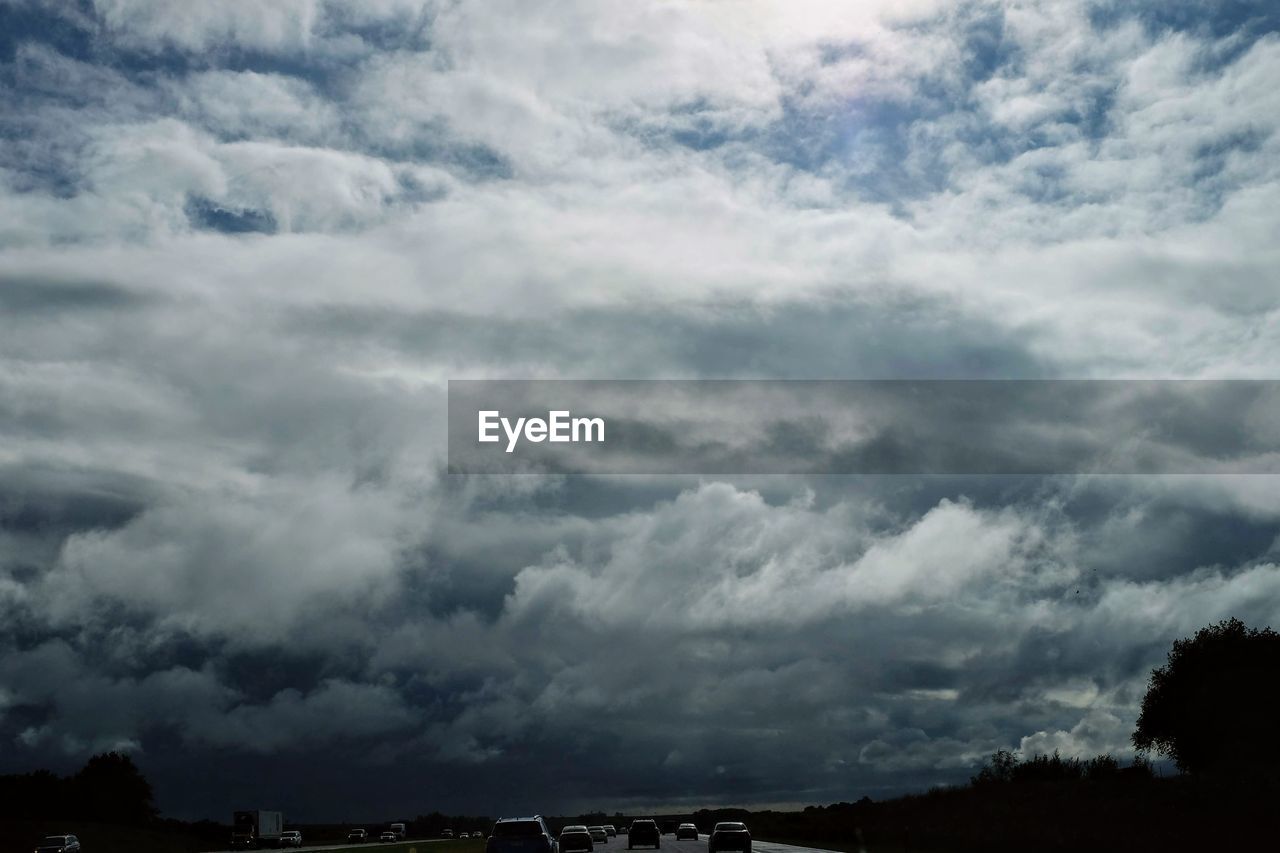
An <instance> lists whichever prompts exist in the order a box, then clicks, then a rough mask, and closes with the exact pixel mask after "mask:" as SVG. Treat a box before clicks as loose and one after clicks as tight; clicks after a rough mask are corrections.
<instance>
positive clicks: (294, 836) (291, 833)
mask: <svg viewBox="0 0 1280 853" xmlns="http://www.w3.org/2000/svg"><path fill="white" fill-rule="evenodd" d="M280 846H281V847H301V846H302V833H301V832H300V831H298V830H296V829H288V830H285V831H284V832H282V833H280Z"/></svg>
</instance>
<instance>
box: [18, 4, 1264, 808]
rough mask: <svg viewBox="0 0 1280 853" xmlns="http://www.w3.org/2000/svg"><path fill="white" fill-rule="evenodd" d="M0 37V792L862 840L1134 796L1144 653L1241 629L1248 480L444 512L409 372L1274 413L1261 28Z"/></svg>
mask: <svg viewBox="0 0 1280 853" xmlns="http://www.w3.org/2000/svg"><path fill="white" fill-rule="evenodd" d="M1130 9H1133V11H1130ZM1091 10H1092V11H1091ZM722 14H732V16H733V20H732V25H728V24H726V21H725V20H724V19H722V18H721V17H719V16H720V15H722ZM0 15H2V16H3V21H2V22H0V66H2V67H0V85H3V86H5V88H6V91H7V94H8V97H6V98H5V99H4V104H3V106H0V135H2V136H3V143H4V144H3V145H0V246H2V247H3V248H4V253H3V255H0V266H2V267H3V270H2V272H3V278H2V279H0V741H3V743H4V744H5V748H4V749H0V765H2V767H0V769H3V770H25V769H30V768H31V767H34V766H50V767H53V768H55V769H59V770H61V771H63V772H66V771H68V770H72V769H74V768H75V767H76V766H78V764H79V763H80V762H81V761H82V760H83V757H84V756H85V755H86V754H88V753H90V752H93V751H97V750H101V749H108V748H118V749H125V750H131V751H133V752H134V754H135V756H136V758H137V760H138V761H139V763H140V764H141V766H142V767H143V768H144V770H145V771H146V772H147V774H148V776H149V777H150V778H151V779H152V780H153V782H154V783H155V784H156V787H157V792H158V796H159V802H160V805H161V807H162V808H163V809H164V810H165V811H166V813H169V814H174V815H178V816H191V817H214V818H219V819H225V817H226V812H227V811H229V810H231V809H233V808H240V807H243V806H245V805H247V804H251V803H258V804H266V803H275V804H277V805H279V806H280V807H282V808H283V809H285V810H286V811H287V812H288V813H289V815H290V816H291V817H296V818H297V819H299V820H308V819H311V820H325V821H332V820H366V819H370V818H381V817H388V816H390V814H394V813H416V812H417V811H425V810H430V809H433V808H440V809H442V810H446V811H458V812H471V813H475V812H490V813H500V812H504V811H545V812H552V811H558V810H566V811H568V810H573V809H577V808H586V807H602V808H618V807H623V808H625V807H628V806H631V805H635V806H648V805H656V804H663V803H677V802H678V803H689V804H694V805H703V804H707V803H711V802H730V801H733V802H741V803H755V802H763V801H796V800H802V801H818V802H822V801H831V800H849V799H855V798H856V797H857V796H860V795H861V794H862V793H870V794H872V795H873V796H880V795H883V794H887V793H891V792H894V791H902V790H911V789H916V788H919V787H921V786H924V785H928V784H934V783H947V782H954V781H957V780H962V779H964V778H966V777H967V776H968V775H969V774H970V773H971V772H972V770H973V767H974V766H975V765H976V764H977V763H978V762H980V761H981V760H982V758H983V756H984V755H985V754H987V753H989V752H990V751H992V750H994V749H996V748H1000V747H1014V748H1021V749H1023V750H1028V751H1030V750H1035V749H1041V750H1047V751H1052V750H1053V749H1061V750H1062V751H1063V753H1064V754H1090V753H1092V752H1097V751H1104V750H1113V751H1120V752H1123V751H1124V750H1125V749H1126V748H1127V738H1128V733H1129V729H1130V727H1131V725H1132V721H1133V716H1134V713H1135V709H1136V707H1137V702H1138V699H1139V697H1140V693H1141V687H1142V682H1143V679H1144V678H1145V673H1146V671H1147V670H1148V669H1149V668H1150V666H1152V665H1154V664H1156V663H1158V662H1159V661H1160V659H1161V658H1162V656H1163V652H1164V650H1166V649H1167V647H1168V644H1169V642H1170V641H1171V640H1172V639H1174V638H1176V637H1178V636H1184V635H1186V634H1188V633H1190V632H1191V631H1193V630H1195V628H1197V627H1199V626H1201V625H1203V624H1205V623H1207V622H1209V621H1213V620H1215V619H1218V618H1222V617H1225V616H1227V615H1233V614H1234V615H1240V616H1241V617H1242V618H1247V619H1248V620H1250V621H1251V622H1255V623H1258V624H1262V623H1266V622H1268V621H1270V622H1273V623H1274V622H1275V620H1276V619H1277V618H1280V614H1278V613H1277V612H1276V610H1275V602H1276V601H1277V600H1280V595H1278V594H1277V592H1278V590H1277V583H1278V582H1277V570H1276V568H1275V545H1274V543H1275V541H1276V537H1277V534H1280V530H1278V529H1277V528H1278V527H1280V517H1278V516H1277V514H1276V511H1275V507H1276V501H1275V497H1276V496H1275V486H1274V483H1273V481H1272V479H1271V478H1267V477H1225V476H1224V477H1200V478H1184V479H1180V478H1132V479H1123V480H1121V479H1120V478H1108V477H1096V478H1087V477H1052V478H1030V477H1028V478H996V477H972V478H956V477H929V478H905V477H902V478H899V477H879V478H870V477H866V478H858V477H848V478H846V477H817V478H813V479H812V481H805V480H803V479H796V478H768V477H755V478H751V477H732V478H706V479H698V478H692V477H670V478H656V477H641V476H633V477H614V478H606V477H601V478H585V479H584V478H577V479H571V478H565V477H560V476H545V477H485V478H462V477H450V476H448V475H446V474H445V473H444V467H445V458H444V449H445V448H444V436H445V411H444V407H445V385H444V383H445V380H446V379H448V378H451V377H452V378H487V377H488V378H491V377H546V378H560V377H565V378H580V377H601V378H654V377H672V378H680V377H684V378H702V377H706V378H791V379H797V378H805V379H829V378H837V379H839V378H900V379H906V378H923V379H928V378H989V379H1007V378H1057V377H1074V378H1131V379H1132V378H1142V377H1177V376H1186V377H1204V378H1222V377H1232V376H1255V377H1269V376H1270V375H1271V373H1272V372H1273V371H1272V366H1273V365H1274V363H1275V352H1276V341H1275V339H1274V332H1273V329H1272V325H1273V324H1271V323H1270V322H1269V319H1268V317H1269V314H1268V312H1271V311H1272V310H1273V309H1275V308H1276V306H1277V304H1278V301H1277V295H1276V293H1275V291H1274V288H1273V287H1271V280H1272V278H1273V275H1272V271H1273V270H1274V268H1275V263H1276V258H1275V252H1274V239H1273V237H1274V234H1273V232H1274V216H1275V211H1276V210H1277V209H1280V208H1278V207H1277V206H1276V205H1275V203H1274V187H1275V185H1276V183H1275V182H1276V181H1277V180H1278V179H1280V173H1277V171H1276V165H1275V164H1276V163H1280V157H1278V156H1277V151H1276V140H1277V138H1278V137H1277V134H1276V130H1277V127H1276V122H1275V118H1274V117H1275V116H1277V115H1280V109H1277V108H1276V104H1275V92H1276V87H1275V85H1274V80H1275V79H1276V69H1277V68H1280V53H1278V52H1277V46H1276V43H1275V40H1274V38H1273V37H1271V36H1269V35H1267V32H1268V30H1269V28H1270V25H1269V24H1268V21H1269V20H1270V16H1269V15H1268V14H1265V13H1258V14H1255V13H1254V11H1253V9H1252V8H1251V7H1248V6H1247V5H1228V6H1220V7H1214V8H1210V7H1207V6H1203V5H1200V6H1196V7H1195V8H1194V9H1193V8H1192V7H1191V6H1189V5H1188V6H1185V8H1184V7H1183V6H1181V5H1178V6H1167V5H1162V4H1154V5H1152V4H1147V5H1145V6H1142V7H1125V9H1121V8H1120V7H1119V6H1109V5H1104V6H1096V7H1088V8H1084V7H1067V6H1063V5H1062V4H1056V3H1044V4H1035V3H1033V4H1030V5H1028V4H1019V5H1017V6H1013V5H1004V4H987V3H980V4H961V5H959V6H957V7H953V8H950V9H948V10H944V11H939V10H938V9H936V8H932V7H931V8H927V9H925V10H924V11H920V12H917V11H915V10H913V9H905V10H904V7H903V5H902V4H900V3H886V4H883V7H881V6H877V5H876V4H861V5H860V6H859V7H858V10H857V11H856V12H855V13H849V14H844V13H842V14H841V15H839V16H836V17H831V16H830V15H829V14H828V13H827V12H825V11H824V10H823V9H822V8H821V4H817V5H815V6H814V7H813V8H805V7H804V5H803V4H785V6H779V7H776V8H771V9H769V10H765V11H761V12H759V14H758V16H757V15H746V14H740V13H739V12H738V11H737V10H731V12H729V13H726V12H724V10H723V7H721V6H720V5H718V4H702V3H695V4H688V5H681V4H675V5H671V6H669V7H664V9H663V10H662V12H661V13H658V12H655V11H653V10H651V9H649V8H648V7H644V6H636V5H635V4H625V3H619V4H600V3H595V2H593V3H588V4H579V5H575V4H563V3H561V4H557V6H556V9H555V13H554V14H550V13H548V12H547V11H546V10H545V9H539V8H537V4H529V3H523V2H521V3H509V4H500V6H499V7H496V8H489V7H481V6H478V5H474V4H436V3H430V2H417V0H388V2H378V3H358V2H350V3H348V2H338V0H285V2H279V3H261V4H254V3H235V4H173V3H163V2H149V0H110V2H108V1H107V0H102V1H101V2H83V3H79V2H78V3H67V4H52V5H51V4H37V3H32V2H0ZM1173 408H1174V410H1175V411H1174V412H1173V414H1175V415H1176V414H1177V412H1176V405H1174V407H1173ZM1208 414H1209V415H1211V417H1202V418H1198V419H1197V418H1190V419H1179V418H1177V417H1166V418H1165V419H1164V421H1165V422H1166V423H1175V424H1180V423H1184V422H1185V423H1196V424H1199V425H1200V428H1198V429H1197V430H1194V431H1185V430H1184V431H1177V430H1174V431H1172V432H1169V433H1168V434H1166V435H1164V436H1162V437H1161V438H1162V440H1164V441H1166V442H1167V443H1169V444H1170V445H1176V446H1178V447H1182V448H1187V449H1189V450H1191V451H1194V452H1195V453H1197V454H1203V455H1205V456H1211V455H1212V454H1213V453H1215V452H1216V451H1218V450H1219V449H1221V448H1223V447H1233V446H1234V447H1239V446H1242V445H1244V446H1248V447H1253V446H1254V445H1251V444H1248V442H1249V441H1251V440H1256V441H1257V442H1258V445H1257V446H1259V447H1262V446H1266V442H1267V441H1269V440H1270V439H1272V438H1273V437H1274V436H1273V434H1272V433H1271V432H1269V431H1268V430H1269V429H1270V427H1271V423H1270V420H1269V419H1268V418H1265V417H1262V418H1258V419H1255V420H1252V421H1249V422H1248V423H1247V424H1245V426H1244V427H1243V428H1241V431H1240V432H1238V433H1236V434H1233V433H1232V430H1233V429H1237V428H1239V426H1240V421H1239V420H1238V419H1237V418H1235V417H1234V416H1235V415H1237V414H1238V413H1237V412H1235V411H1233V406H1232V405H1230V401H1227V402H1225V403H1224V402H1223V401H1221V400H1219V401H1217V402H1215V403H1214V404H1213V405H1212V407H1211V408H1210V410H1209V412H1208ZM930 434H933V433H930ZM823 436H824V431H823V427H822V426H821V425H819V424H816V423H807V424H799V425H795V426H785V427H784V426H779V427H777V428H775V429H774V430H773V431H772V432H771V433H769V434H768V436H767V439H768V441H770V442H772V446H776V447H778V448H789V449H794V448H795V447H803V446H813V445H815V444H816V443H818V442H820V441H821V440H822V439H823ZM566 765H567V766H568V767H569V768H570V769H569V770H567V771H566V770H565V769H564V768H565V767H566ZM617 767H623V768H626V772H624V773H618V772H615V771H614V770H613V769H612V768H617ZM597 768H608V769H606V770H599V769H597ZM193 769H197V770H198V773H193ZM193 777H198V778H199V779H202V780H203V781H202V782H200V783H198V784H197V783H195V782H193V781H192V779H193Z"/></svg>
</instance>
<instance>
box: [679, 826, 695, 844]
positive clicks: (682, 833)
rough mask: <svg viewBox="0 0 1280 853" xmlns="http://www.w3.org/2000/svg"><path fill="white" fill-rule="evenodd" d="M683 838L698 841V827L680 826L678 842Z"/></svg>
mask: <svg viewBox="0 0 1280 853" xmlns="http://www.w3.org/2000/svg"><path fill="white" fill-rule="evenodd" d="M681 838H692V839H693V840H694V841H697V840H698V827H696V826H694V825H693V824H691V823H682V824H680V825H679V826H678V827H676V841H679V840H680V839H681Z"/></svg>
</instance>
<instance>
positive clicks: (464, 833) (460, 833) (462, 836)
mask: <svg viewBox="0 0 1280 853" xmlns="http://www.w3.org/2000/svg"><path fill="white" fill-rule="evenodd" d="M458 837H459V838H470V837H471V833H469V832H459V833H458Z"/></svg>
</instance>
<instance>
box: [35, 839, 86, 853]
mask: <svg viewBox="0 0 1280 853" xmlns="http://www.w3.org/2000/svg"><path fill="white" fill-rule="evenodd" d="M36 853H80V839H78V838H76V837H75V836H74V835H46V836H45V837H44V838H43V839H42V840H41V841H40V843H39V844H37V845H36Z"/></svg>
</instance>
